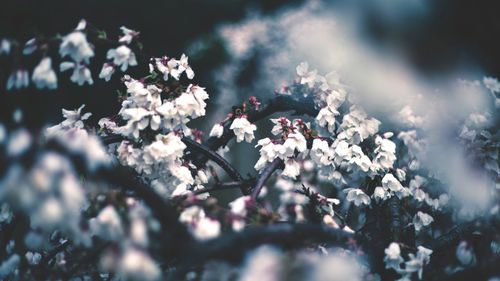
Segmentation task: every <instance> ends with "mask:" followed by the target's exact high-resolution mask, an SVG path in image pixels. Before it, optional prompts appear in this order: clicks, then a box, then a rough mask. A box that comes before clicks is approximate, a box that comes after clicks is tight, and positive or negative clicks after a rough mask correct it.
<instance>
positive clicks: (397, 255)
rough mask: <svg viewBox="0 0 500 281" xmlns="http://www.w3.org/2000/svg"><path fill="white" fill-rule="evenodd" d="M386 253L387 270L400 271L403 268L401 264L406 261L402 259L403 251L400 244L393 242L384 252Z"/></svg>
mask: <svg viewBox="0 0 500 281" xmlns="http://www.w3.org/2000/svg"><path fill="white" fill-rule="evenodd" d="M384 252H385V257H384V263H385V268H392V269H394V270H396V271H398V270H399V269H400V268H401V263H402V262H403V261H404V260H403V258H402V257H401V249H400V248H399V244H398V243H395V242H392V243H391V244H390V245H389V247H387V248H386V249H385V250H384Z"/></svg>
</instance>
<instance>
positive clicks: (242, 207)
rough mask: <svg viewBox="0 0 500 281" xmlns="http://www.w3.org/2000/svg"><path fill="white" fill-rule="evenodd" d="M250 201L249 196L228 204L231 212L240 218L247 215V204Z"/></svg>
mask: <svg viewBox="0 0 500 281" xmlns="http://www.w3.org/2000/svg"><path fill="white" fill-rule="evenodd" d="M249 201H250V196H241V197H238V198H236V199H235V200H233V201H232V202H231V203H229V207H231V212H232V213H233V214H236V215H238V216H241V217H245V216H246V215H247V204H248V202H249Z"/></svg>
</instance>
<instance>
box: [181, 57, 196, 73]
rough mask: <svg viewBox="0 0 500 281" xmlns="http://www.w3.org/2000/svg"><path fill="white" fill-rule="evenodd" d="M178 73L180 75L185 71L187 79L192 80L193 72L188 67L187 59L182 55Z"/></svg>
mask: <svg viewBox="0 0 500 281" xmlns="http://www.w3.org/2000/svg"><path fill="white" fill-rule="evenodd" d="M179 71H180V72H181V73H182V72H183V71H185V72H186V75H187V78H188V79H193V78H194V71H193V70H192V69H191V67H190V66H189V64H188V57H187V56H186V55H185V54H182V56H181V59H180V60H179Z"/></svg>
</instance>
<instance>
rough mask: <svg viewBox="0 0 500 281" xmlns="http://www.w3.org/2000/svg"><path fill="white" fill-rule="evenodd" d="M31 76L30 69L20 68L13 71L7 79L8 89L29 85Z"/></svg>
mask: <svg viewBox="0 0 500 281" xmlns="http://www.w3.org/2000/svg"><path fill="white" fill-rule="evenodd" d="M29 83H30V78H29V74H28V71H26V70H24V69H18V70H15V71H14V72H12V73H11V74H10V75H9V78H8V79H7V90H12V89H22V88H26V87H28V85H29Z"/></svg>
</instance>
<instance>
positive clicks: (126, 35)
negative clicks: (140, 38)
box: [118, 26, 139, 44]
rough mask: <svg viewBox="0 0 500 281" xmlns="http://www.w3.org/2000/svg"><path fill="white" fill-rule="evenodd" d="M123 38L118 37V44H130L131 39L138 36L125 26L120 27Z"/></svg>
mask: <svg viewBox="0 0 500 281" xmlns="http://www.w3.org/2000/svg"><path fill="white" fill-rule="evenodd" d="M120 29H121V31H122V33H123V36H121V37H120V39H119V40H118V42H120V43H125V44H130V43H131V42H132V39H134V37H135V36H137V35H139V32H137V31H135V30H132V29H128V28H126V27H125V26H122V27H120Z"/></svg>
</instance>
